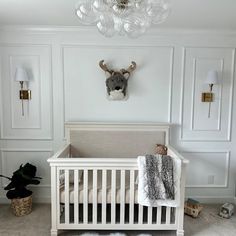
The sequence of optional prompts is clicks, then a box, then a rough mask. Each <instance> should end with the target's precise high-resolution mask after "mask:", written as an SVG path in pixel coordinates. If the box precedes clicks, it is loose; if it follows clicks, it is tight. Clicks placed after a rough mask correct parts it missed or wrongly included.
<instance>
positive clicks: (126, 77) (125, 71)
mask: <svg viewBox="0 0 236 236" xmlns="http://www.w3.org/2000/svg"><path fill="white" fill-rule="evenodd" d="M120 72H121V74H122V75H123V76H124V77H125V79H127V80H128V79H129V77H130V72H129V71H127V70H125V69H121V70H120Z"/></svg>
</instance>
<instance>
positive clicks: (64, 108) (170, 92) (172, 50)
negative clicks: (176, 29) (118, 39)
mask: <svg viewBox="0 0 236 236" xmlns="http://www.w3.org/2000/svg"><path fill="white" fill-rule="evenodd" d="M85 47H87V48H88V49H91V48H96V49H100V48H101V47H102V48H106V49H124V48H127V49H133V48H155V49H158V48H167V49H168V50H170V58H169V59H170V61H169V62H170V65H169V67H170V73H169V81H168V92H169V96H168V98H169V101H168V105H167V106H168V112H167V118H166V121H167V122H169V123H171V121H172V97H173V96H172V90H173V77H174V52H175V47H174V46H172V45H155V44H152V45H136V44H134V45H107V44H102V45H90V44H61V56H62V79H63V95H62V96H63V104H62V105H63V119H64V123H66V122H68V121H67V120H66V101H65V97H66V96H65V95H66V87H65V84H66V83H65V81H66V80H65V63H64V61H65V58H64V55H65V49H67V48H85Z"/></svg>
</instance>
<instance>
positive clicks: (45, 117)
mask: <svg viewBox="0 0 236 236" xmlns="http://www.w3.org/2000/svg"><path fill="white" fill-rule="evenodd" d="M235 47H236V34H235V33H224V32H214V33H212V32H200V31H195V32H190V31H173V32H171V31H164V30H163V31H159V32H158V31H155V32H154V31H153V32H152V33H149V34H148V35H146V36H144V37H141V38H140V39H137V40H130V39H126V38H122V37H118V38H113V39H105V38H103V37H102V36H100V35H98V33H97V32H96V31H93V30H89V29H86V28H80V29H79V28H48V29H42V28H4V29H2V30H1V31H0V53H1V54H0V55H1V57H0V69H1V74H0V76H1V80H0V81H1V84H0V86H1V87H0V89H1V90H0V91H1V98H0V99H1V103H0V104H1V119H0V121H1V133H0V135H1V143H0V147H1V152H0V153H1V154H0V170H1V171H0V172H2V173H3V174H7V175H10V174H11V173H12V171H13V170H14V169H15V168H17V167H18V166H19V164H20V163H25V162H27V161H30V162H31V163H33V164H35V165H37V167H38V174H39V175H40V176H42V177H43V180H42V183H41V185H40V186H37V187H34V190H35V200H37V201H48V200H49V198H50V175H49V174H50V172H49V166H48V164H47V162H46V160H47V158H48V157H49V156H50V155H51V154H52V153H53V152H54V151H56V150H57V149H58V148H59V147H60V146H61V145H62V144H63V142H64V128H63V124H64V122H65V121H104V122H170V123H173V124H174V126H173V129H172V133H171V142H172V144H173V145H174V146H176V148H177V149H179V151H181V152H182V153H183V155H185V156H186V158H189V160H190V161H191V163H190V166H189V169H188V179H187V186H188V188H187V195H188V196H192V197H197V198H199V199H200V200H202V201H208V202H209V201H210V202H212V201H215V202H222V201H225V200H230V201H232V200H233V198H234V196H235V174H234V172H235V166H236V165H235V164H236V158H235V156H236V137H235V135H236V127H235V124H234V122H232V121H233V120H234V118H235V115H236V114H235V111H236V109H235V108H236V105H235V104H236V103H235V96H233V93H234V90H235V86H234V80H235V74H234V71H235ZM101 59H105V60H106V61H107V62H109V64H110V65H111V66H113V67H114V68H122V67H127V66H128V65H129V63H130V62H131V60H134V61H136V63H137V66H138V67H137V70H135V71H134V73H133V75H132V77H131V78H130V80H129V99H128V100H127V101H122V102H117V101H116V102H112V101H108V100H107V99H106V92H105V91H106V89H105V75H104V73H103V71H101V69H100V68H99V66H98V62H99V60H101ZM17 65H23V66H25V67H27V68H29V69H30V70H31V74H32V78H33V80H32V81H31V82H30V83H29V85H28V86H29V88H30V89H31V90H32V100H31V101H30V102H29V103H25V105H26V113H27V114H26V116H24V117H22V116H21V110H20V109H21V106H20V105H21V104H20V101H19V100H18V89H19V84H17V83H15V82H14V81H13V76H14V71H15V67H16V66H17ZM210 69H217V70H218V71H219V75H220V78H221V84H219V85H217V86H215V87H214V93H215V101H214V103H212V107H211V117H210V118H208V117H207V114H208V104H205V103H202V102H201V92H203V91H207V90H208V87H207V85H205V84H204V80H205V77H206V74H207V71H208V70H210ZM0 184H1V186H4V184H6V181H5V180H4V181H3V180H2V181H1V182H0ZM4 194H5V193H4V191H2V189H1V190H0V201H5V197H4Z"/></svg>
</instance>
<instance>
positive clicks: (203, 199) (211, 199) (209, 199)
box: [186, 196, 236, 204]
mask: <svg viewBox="0 0 236 236" xmlns="http://www.w3.org/2000/svg"><path fill="white" fill-rule="evenodd" d="M186 198H193V199H196V200H197V201H199V202H200V203H205V204H223V203H226V202H229V203H235V204H236V197H230V196H229V197H228V196H225V197H215V196H186Z"/></svg>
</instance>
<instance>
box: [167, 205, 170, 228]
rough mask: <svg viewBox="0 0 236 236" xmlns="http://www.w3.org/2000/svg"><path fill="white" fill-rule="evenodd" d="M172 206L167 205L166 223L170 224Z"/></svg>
mask: <svg viewBox="0 0 236 236" xmlns="http://www.w3.org/2000/svg"><path fill="white" fill-rule="evenodd" d="M170 209H171V208H170V207H166V224H167V225H169V224H170Z"/></svg>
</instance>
